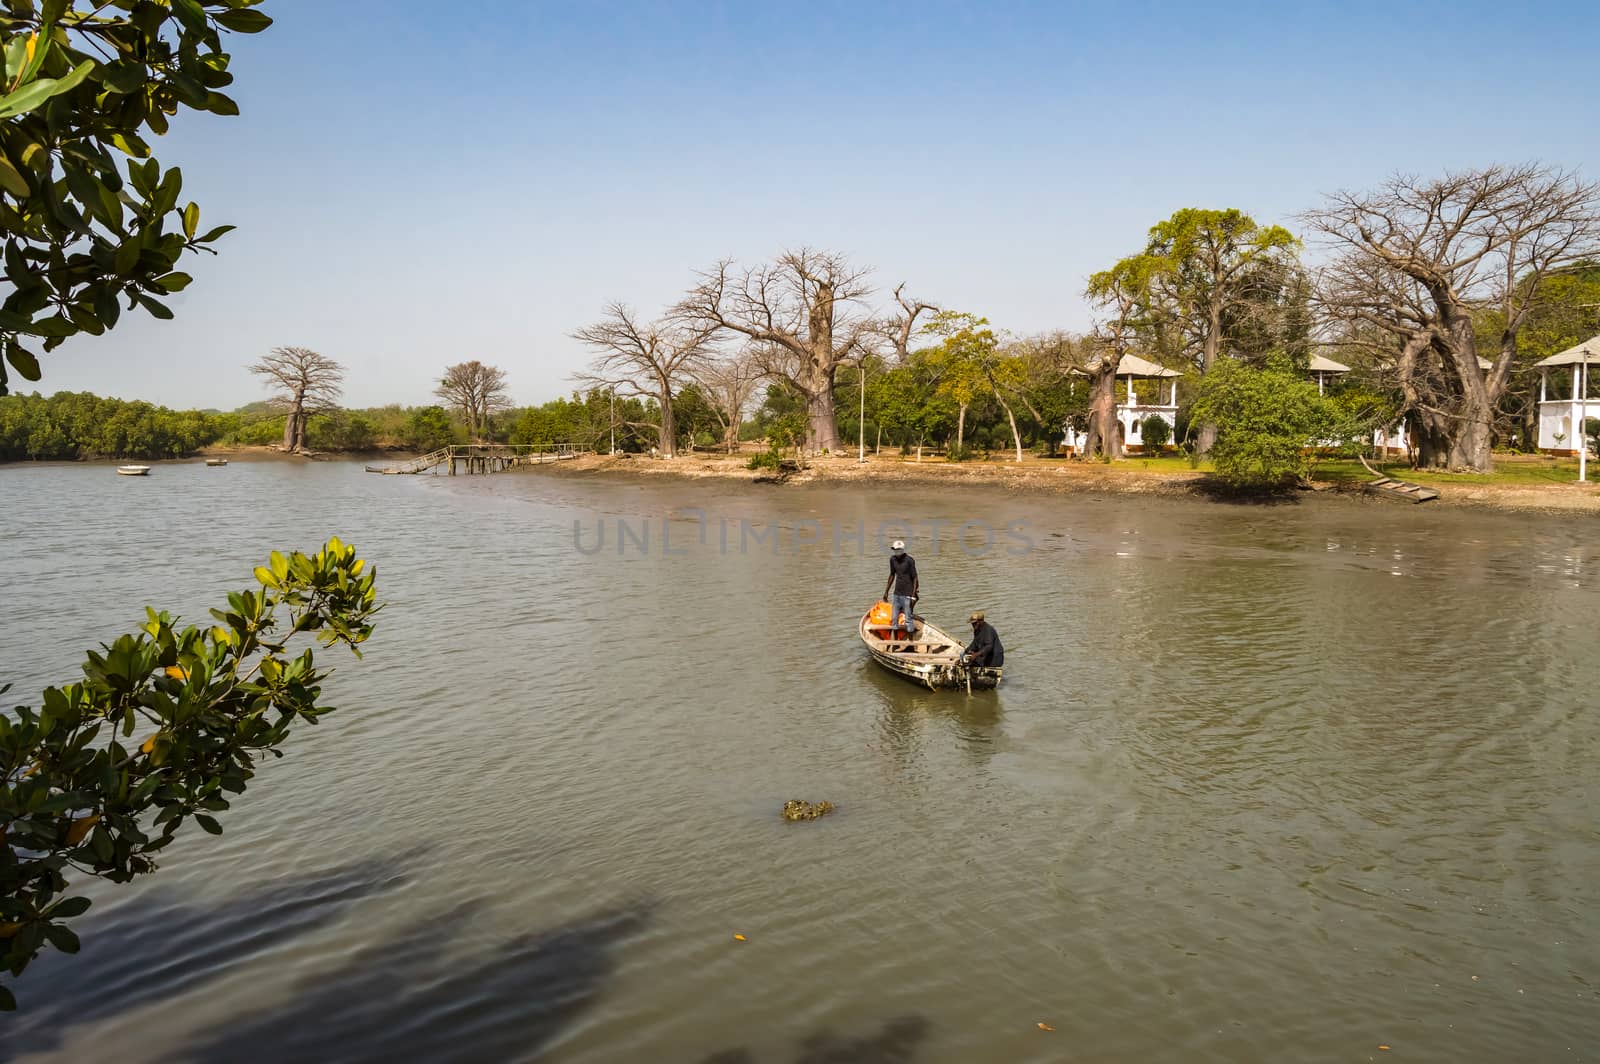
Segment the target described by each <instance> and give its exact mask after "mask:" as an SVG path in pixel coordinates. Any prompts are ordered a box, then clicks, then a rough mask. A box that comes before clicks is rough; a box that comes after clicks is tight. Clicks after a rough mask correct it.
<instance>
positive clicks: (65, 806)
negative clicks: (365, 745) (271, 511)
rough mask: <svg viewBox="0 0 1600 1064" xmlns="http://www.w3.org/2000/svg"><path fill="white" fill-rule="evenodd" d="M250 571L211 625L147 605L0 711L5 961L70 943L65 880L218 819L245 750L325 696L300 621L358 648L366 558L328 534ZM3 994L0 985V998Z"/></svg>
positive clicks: (309, 718) (244, 768) (251, 753)
mask: <svg viewBox="0 0 1600 1064" xmlns="http://www.w3.org/2000/svg"><path fill="white" fill-rule="evenodd" d="M255 576H256V579H257V580H258V581H259V583H260V588H259V590H247V591H240V592H236V593H234V594H230V595H229V596H228V605H227V608H226V609H220V610H212V611H211V613H212V616H213V617H214V618H215V624H213V625H212V626H211V627H209V628H205V629H200V628H196V627H192V626H191V627H188V628H184V629H181V630H180V629H179V628H178V627H177V622H176V620H175V619H174V618H173V617H171V616H170V615H168V614H166V613H157V612H155V611H154V610H147V611H146V612H147V614H148V618H149V619H148V621H147V622H146V624H145V625H144V627H143V628H142V629H141V630H140V631H139V632H138V634H136V635H124V636H121V637H120V638H118V639H117V640H115V641H114V642H112V643H111V644H109V645H106V646H103V647H102V648H101V650H100V651H99V652H94V651H91V652H90V654H89V660H88V661H87V662H85V663H84V666H83V672H84V680H83V682H81V683H74V684H68V685H66V686H64V687H50V688H46V690H45V691H44V695H43V702H42V705H41V706H40V707H39V708H33V707H30V706H18V707H16V708H15V709H14V710H13V711H12V713H10V714H0V950H4V954H5V961H4V964H5V967H6V968H7V969H8V970H9V971H10V973H11V974H12V975H13V976H15V975H19V974H21V972H22V971H23V969H25V968H26V967H27V966H28V963H29V962H30V961H31V960H32V959H33V958H34V957H35V956H37V955H38V953H39V951H40V950H41V949H43V948H44V946H45V945H46V944H47V943H48V944H49V945H52V946H54V947H55V948H56V949H59V950H61V951H63V952H65V953H75V952H77V949H78V940H77V937H76V936H75V935H74V934H73V933H72V931H71V930H70V929H69V928H68V927H67V921H69V920H71V919H73V918H74V917H77V916H79V915H81V914H82V913H83V912H84V910H86V909H88V908H89V901H88V899H86V898H83V897H76V896H71V895H70V889H71V888H72V887H73V886H74V885H76V884H77V883H78V882H79V881H80V880H81V879H83V878H85V877H98V878H101V879H107V880H110V881H111V882H114V883H125V882H127V881H128V880H131V879H133V878H135V877H137V876H141V875H146V874H148V873H150V872H153V871H155V869H156V861H155V854H156V853H158V852H159V851H160V850H162V849H164V848H165V847H166V846H167V845H169V844H170V843H171V842H172V841H173V840H174V839H175V838H176V837H177V835H178V832H179V829H180V828H182V827H183V825H184V824H185V823H186V822H189V821H193V822H194V823H196V824H198V825H199V826H200V828H201V829H202V830H204V831H207V832H210V833H211V834H213V835H215V834H220V833H221V831H222V827H221V825H220V824H219V823H218V821H217V819H216V814H218V813H221V812H223V811H225V810H226V809H227V808H228V807H229V803H230V801H231V800H232V796H233V795H237V794H242V793H243V792H244V790H245V787H246V785H247V784H248V783H249V781H250V780H251V778H253V777H254V775H255V766H256V760H257V758H259V757H261V756H262V755H265V754H270V755H272V756H274V757H281V756H282V753H283V752H282V749H281V747H282V745H283V742H284V740H285V739H286V738H287V737H288V735H289V731H290V728H291V727H292V726H293V725H294V724H295V723H296V722H297V721H303V722H305V723H306V724H316V723H317V722H318V720H319V719H320V718H321V717H323V716H325V715H327V714H328V713H331V712H333V708H332V707H331V706H326V705H322V704H321V698H322V683H323V681H324V680H325V679H326V678H327V676H328V670H327V669H319V668H317V666H316V663H315V661H314V659H313V654H312V651H311V650H310V649H306V650H303V651H301V652H300V653H299V654H297V655H295V656H290V652H289V649H288V648H289V644H290V643H291V641H293V640H294V639H295V638H296V637H300V636H314V637H315V638H316V639H317V641H318V642H320V643H321V644H322V645H323V646H325V647H326V646H333V645H335V644H342V645H344V646H347V647H349V648H350V649H351V650H352V651H354V652H355V653H356V655H357V656H358V657H359V656H360V650H359V649H358V648H359V646H360V644H361V643H364V642H365V641H366V640H367V638H368V637H369V636H370V635H371V634H372V628H373V617H374V615H375V614H377V612H378V611H379V610H380V609H381V608H382V607H381V606H379V605H378V604H377V601H376V591H375V586H374V581H375V579H376V570H375V569H374V568H373V567H371V566H368V565H367V564H366V563H365V562H364V561H363V560H362V559H360V558H358V557H356V553H355V548H353V547H350V546H347V545H346V544H343V543H341V542H339V540H338V539H337V538H335V539H330V540H329V541H328V543H327V545H326V546H324V547H323V548H322V550H320V551H318V552H317V553H316V554H312V555H306V554H300V553H295V554H291V555H289V556H288V557H285V556H284V555H282V554H279V553H277V552H276V551H274V552H273V554H272V557H271V559H270V560H269V561H268V563H267V564H266V565H264V566H261V567H260V568H258V569H256V571H255ZM285 615H286V616H285ZM4 690H5V688H3V687H0V692H3V691H4ZM15 1007H16V1002H15V1000H14V998H13V996H12V994H11V992H10V991H9V990H8V989H7V988H5V987H0V1008H8V1009H9V1008H15Z"/></svg>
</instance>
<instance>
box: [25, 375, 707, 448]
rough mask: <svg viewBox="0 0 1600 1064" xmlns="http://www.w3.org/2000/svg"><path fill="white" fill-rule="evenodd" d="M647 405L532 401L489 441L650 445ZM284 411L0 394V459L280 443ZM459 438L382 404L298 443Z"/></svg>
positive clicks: (402, 444) (381, 443)
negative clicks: (536, 403) (222, 409)
mask: <svg viewBox="0 0 1600 1064" xmlns="http://www.w3.org/2000/svg"><path fill="white" fill-rule="evenodd" d="M655 416H656V415H655V410H654V407H653V405H647V404H645V403H642V402H640V401H639V400H638V399H624V398H622V397H620V396H619V397H618V398H617V399H616V402H615V404H613V403H612V402H611V399H610V397H609V396H607V395H606V394H605V393H603V392H597V393H594V394H593V395H590V396H587V397H586V396H581V395H574V396H573V397H572V398H570V399H555V400H552V401H550V402H548V403H544V404H542V405H540V406H530V407H516V408H511V409H506V410H501V411H498V412H497V413H496V414H495V415H494V417H493V419H492V421H491V424H490V427H489V430H488V432H487V433H486V434H485V435H486V437H487V438H489V439H492V440H495V441H498V442H509V443H557V442H567V443H573V444H575V445H577V446H580V447H590V448H595V449H609V447H610V445H611V440H612V434H613V431H614V432H615V440H616V445H617V447H618V448H619V449H622V450H628V451H642V450H648V449H649V447H650V446H651V445H652V444H653V443H654V437H655V432H654V429H653V428H652V427H651V423H652V419H653V418H654V417H655ZM283 421H284V415H283V414H282V413H280V412H277V411H274V410H273V409H271V408H270V407H269V406H268V405H267V404H265V403H252V404H250V405H249V406H244V407H240V408H239V409H238V410H233V411H229V412H225V413H224V412H219V411H212V410H171V409H169V408H167V407H164V406H157V405H155V404H153V403H146V402H142V401H137V400H135V401H129V400H123V399H107V398H102V397H100V396H97V395H92V394H90V393H88V392H57V393H56V394H55V395H52V396H48V397H46V396H42V395H39V394H37V393H35V394H32V395H8V396H0V461H7V462H17V461H63V460H65V461H72V460H80V459H93V458H151V459H154V458H182V457H185V456H187V455H192V454H194V453H195V452H196V451H198V450H200V449H201V448H203V447H208V446H211V445H213V444H216V445H222V446H251V445H263V446H271V445H275V444H279V443H281V442H282V440H283ZM686 427H687V428H688V430H689V431H691V432H697V434H698V435H699V436H700V437H701V438H702V439H703V440H705V441H709V440H710V439H711V434H712V433H713V432H714V431H715V430H714V427H713V426H711V425H709V424H707V425H704V426H702V425H699V424H698V423H697V422H696V421H695V420H694V419H693V418H691V419H690V421H689V424H688V425H687V426H686ZM465 442H467V431H466V428H465V426H464V424H463V423H462V421H461V420H460V418H459V417H457V416H456V415H455V414H454V413H453V412H452V411H449V410H446V409H445V408H444V407H441V406H417V407H412V406H399V405H391V406H380V407H371V408H368V409H364V410H345V409H340V410H331V411H324V412H322V413H318V414H314V415H312V416H311V418H310V420H309V422H308V423H307V426H306V445H307V446H308V447H309V448H311V449H312V450H315V451H333V452H340V451H346V452H348V451H380V450H396V451H431V450H434V449H436V448H438V447H443V446H445V445H446V444H450V443H465Z"/></svg>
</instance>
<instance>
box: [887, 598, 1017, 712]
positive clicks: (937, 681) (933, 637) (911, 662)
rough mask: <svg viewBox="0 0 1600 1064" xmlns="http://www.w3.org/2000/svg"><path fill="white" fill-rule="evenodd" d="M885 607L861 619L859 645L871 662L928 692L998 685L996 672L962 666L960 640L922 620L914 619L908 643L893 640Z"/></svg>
mask: <svg viewBox="0 0 1600 1064" xmlns="http://www.w3.org/2000/svg"><path fill="white" fill-rule="evenodd" d="M883 605H884V604H883V603H879V604H878V605H877V606H874V607H873V609H871V610H868V611H867V612H866V613H865V614H864V615H863V616H862V618H861V641H862V642H863V643H865V644H866V646H867V653H869V654H871V655H872V660H873V661H876V662H877V663H878V664H879V665H882V666H883V667H884V668H886V669H888V670H889V671H890V672H892V673H895V674H896V675H898V676H904V677H905V678H906V679H908V680H911V681H912V682H913V683H920V684H922V685H924V686H925V687H927V688H928V689H929V690H936V689H938V688H965V689H967V690H970V691H977V690H987V689H989V688H992V687H995V686H997V685H998V684H999V683H1000V672H1001V670H1000V669H998V668H991V667H988V666H981V665H964V664H962V661H961V652H962V651H963V650H964V649H965V647H964V646H963V644H962V642H961V640H959V639H953V638H951V637H950V636H949V635H947V634H945V633H944V632H943V631H941V630H940V629H938V628H936V627H935V626H933V625H931V624H929V623H928V622H927V621H926V620H924V619H923V618H921V617H916V616H915V615H913V620H914V621H915V623H916V627H915V628H914V629H913V631H912V632H911V637H910V638H909V639H902V638H897V637H896V635H897V634H896V632H895V631H894V629H892V628H889V627H888V626H887V624H886V623H885V621H884V612H885V611H884V610H882V609H880V608H879V607H882V606H883Z"/></svg>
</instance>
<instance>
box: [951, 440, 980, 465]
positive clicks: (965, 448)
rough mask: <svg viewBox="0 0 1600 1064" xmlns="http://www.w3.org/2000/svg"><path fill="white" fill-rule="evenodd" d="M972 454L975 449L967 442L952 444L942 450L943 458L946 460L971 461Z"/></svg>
mask: <svg viewBox="0 0 1600 1064" xmlns="http://www.w3.org/2000/svg"><path fill="white" fill-rule="evenodd" d="M974 455H975V451H974V448H972V447H971V446H969V445H967V444H960V445H955V444H952V445H951V446H950V447H949V448H948V449H947V450H946V451H945V452H944V460H945V461H946V462H970V461H972V459H973V457H974Z"/></svg>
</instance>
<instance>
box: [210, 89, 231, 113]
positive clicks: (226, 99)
mask: <svg viewBox="0 0 1600 1064" xmlns="http://www.w3.org/2000/svg"><path fill="white" fill-rule="evenodd" d="M204 110H207V111H210V112H211V113H212V114H214V115H236V114H238V113H239V105H238V104H237V103H235V102H234V101H233V98H232V97H231V96H224V95H223V94H222V93H220V92H208V93H206V102H205V107H204Z"/></svg>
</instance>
